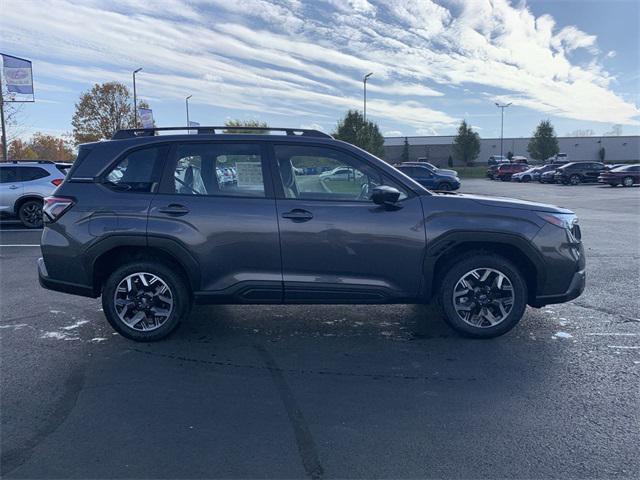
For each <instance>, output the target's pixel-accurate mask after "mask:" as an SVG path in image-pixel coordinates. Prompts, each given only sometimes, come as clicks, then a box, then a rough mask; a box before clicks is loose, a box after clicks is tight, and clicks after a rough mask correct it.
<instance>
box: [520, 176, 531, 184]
mask: <svg viewBox="0 0 640 480" xmlns="http://www.w3.org/2000/svg"><path fill="white" fill-rule="evenodd" d="M522 181H523V182H524V183H528V182H530V181H531V177H530V176H528V175H525V176H524V177H522Z"/></svg>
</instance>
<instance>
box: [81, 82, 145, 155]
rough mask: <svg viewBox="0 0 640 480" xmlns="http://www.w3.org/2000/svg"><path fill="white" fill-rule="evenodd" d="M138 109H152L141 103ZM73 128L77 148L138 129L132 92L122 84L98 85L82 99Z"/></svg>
mask: <svg viewBox="0 0 640 480" xmlns="http://www.w3.org/2000/svg"><path fill="white" fill-rule="evenodd" d="M138 107H141V108H149V104H148V103H147V102H145V101H140V102H138ZM71 125H73V142H74V143H75V144H76V145H77V144H79V143H85V142H95V141H98V140H105V139H109V138H111V137H112V136H113V134H114V133H115V132H117V131H118V130H120V129H123V128H135V114H134V111H133V105H132V99H131V94H130V93H129V89H128V88H127V87H126V85H124V84H122V83H119V82H107V83H103V84H97V83H96V84H95V85H94V86H93V87H92V88H91V90H89V91H87V92H84V93H82V94H81V95H80V99H79V100H78V103H76V111H75V113H74V114H73V118H72V119H71Z"/></svg>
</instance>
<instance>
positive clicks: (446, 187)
mask: <svg viewBox="0 0 640 480" xmlns="http://www.w3.org/2000/svg"><path fill="white" fill-rule="evenodd" d="M436 190H444V191H445V192H448V191H449V190H451V184H450V183H449V182H440V183H439V184H438V186H437V187H436Z"/></svg>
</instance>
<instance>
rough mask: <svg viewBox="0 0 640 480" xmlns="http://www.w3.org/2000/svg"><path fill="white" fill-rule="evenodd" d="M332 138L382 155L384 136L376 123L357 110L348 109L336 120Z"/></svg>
mask: <svg viewBox="0 0 640 480" xmlns="http://www.w3.org/2000/svg"><path fill="white" fill-rule="evenodd" d="M333 136H334V138H336V139H338V140H342V141H344V142H348V143H350V144H352V145H355V146H356V147H360V148H362V149H363V150H366V151H367V152H369V153H371V154H372V155H376V156H377V157H380V158H382V157H383V156H384V137H383V136H382V134H381V133H380V129H379V128H378V125H377V124H375V123H374V122H372V121H370V120H367V122H366V123H365V121H364V117H363V116H362V114H361V113H360V112H359V111H357V110H349V111H348V112H347V113H346V115H345V116H344V118H343V119H342V120H340V121H339V122H338V125H337V126H336V131H335V132H333Z"/></svg>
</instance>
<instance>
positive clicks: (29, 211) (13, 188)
mask: <svg viewBox="0 0 640 480" xmlns="http://www.w3.org/2000/svg"><path fill="white" fill-rule="evenodd" d="M70 167H71V164H64V163H55V162H52V161H49V160H33V161H13V162H4V163H0V214H2V215H3V216H4V215H10V216H13V215H17V216H18V218H19V219H20V221H21V222H22V224H23V225H24V226H25V227H27V228H40V227H42V199H43V198H44V197H47V196H49V195H51V194H52V193H53V191H54V190H55V189H56V187H57V186H58V185H60V184H61V183H62V181H63V180H64V177H65V174H66V172H67V170H68V169H69V168H70Z"/></svg>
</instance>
